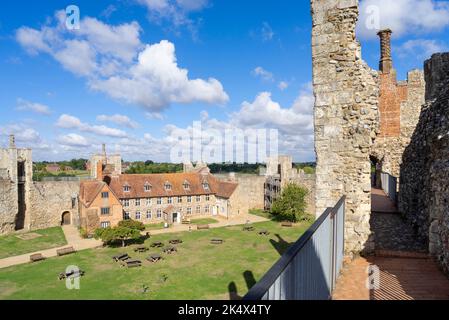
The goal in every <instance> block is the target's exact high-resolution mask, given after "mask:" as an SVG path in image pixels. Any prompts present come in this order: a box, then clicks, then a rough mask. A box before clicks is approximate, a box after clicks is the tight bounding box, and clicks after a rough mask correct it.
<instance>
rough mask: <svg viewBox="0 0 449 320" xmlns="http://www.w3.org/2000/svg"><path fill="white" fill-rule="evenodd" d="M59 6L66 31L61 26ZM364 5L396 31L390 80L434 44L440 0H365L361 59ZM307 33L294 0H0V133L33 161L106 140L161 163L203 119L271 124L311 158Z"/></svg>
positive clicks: (284, 145)
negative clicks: (75, 16) (76, 22)
mask: <svg viewBox="0 0 449 320" xmlns="http://www.w3.org/2000/svg"><path fill="white" fill-rule="evenodd" d="M70 4H74V5H77V6H78V7H79V8H80V12H81V24H80V29H79V30H72V31H69V30H67V29H66V28H64V23H63V22H65V20H64V19H65V8H66V7H67V6H68V5H70ZM373 5H374V6H376V7H377V8H380V10H379V14H380V20H379V21H380V23H381V27H391V28H392V29H393V31H394V32H395V33H394V39H393V47H394V49H393V55H394V64H395V67H396V69H397V70H398V76H399V78H400V79H404V78H405V77H406V72H407V70H410V69H413V68H422V64H423V61H424V60H425V59H426V58H428V57H430V55H431V54H432V53H434V52H438V51H444V50H447V45H448V44H447V39H448V34H449V32H448V28H447V27H448V24H449V4H448V1H431V0H397V1H394V2H393V4H392V2H391V1H387V0H365V1H362V3H361V17H360V21H361V24H360V28H359V30H358V35H359V38H360V40H361V42H362V46H363V58H364V60H366V61H367V63H368V64H369V65H370V66H371V67H372V68H375V69H377V66H378V60H379V44H378V40H377V38H376V36H375V33H376V32H375V31H374V30H366V29H365V28H364V27H363V23H364V22H365V21H367V18H369V17H367V13H366V12H368V11H369V9H370V8H371V6H373ZM367 10H368V11H367ZM310 39H311V17H310V7H309V1H305V0H301V1H297V0H278V1H271V0H265V1H255V0H247V1H233V0H117V1H103V0H97V1H87V0H83V1H81V0H80V1H73V2H66V1H60V0H46V1H32V2H31V1H9V0H8V1H2V5H1V10H0V66H1V69H0V70H1V72H0V85H1V90H0V144H1V145H2V146H6V144H7V135H8V134H10V133H15V134H16V137H17V140H18V145H19V146H26V147H32V148H33V149H34V159H35V160H63V159H69V158H73V157H88V156H89V154H91V153H92V152H95V151H98V150H99V149H100V146H101V143H103V142H105V143H107V144H108V148H109V151H110V152H115V151H116V152H120V153H122V155H123V157H124V158H125V159H126V160H146V159H153V160H156V161H169V160H170V159H169V155H170V147H171V146H172V145H173V143H174V142H175V141H176V136H177V135H178V134H179V133H180V132H181V134H188V133H189V132H191V130H192V125H193V122H194V121H202V124H203V128H205V129H218V130H224V129H225V128H270V129H271V128H272V129H278V130H279V135H280V141H279V148H280V152H281V153H286V154H291V155H293V157H294V159H295V161H311V160H314V158H315V157H314V151H313V122H312V107H313V95H312V92H311V86H310V82H311V80H312V79H311V78H312V76H311V74H312V73H311V67H312V63H311V48H310ZM187 72H188V73H187Z"/></svg>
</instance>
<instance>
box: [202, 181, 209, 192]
mask: <svg viewBox="0 0 449 320" xmlns="http://www.w3.org/2000/svg"><path fill="white" fill-rule="evenodd" d="M203 189H204V190H209V183H207V182H203Z"/></svg>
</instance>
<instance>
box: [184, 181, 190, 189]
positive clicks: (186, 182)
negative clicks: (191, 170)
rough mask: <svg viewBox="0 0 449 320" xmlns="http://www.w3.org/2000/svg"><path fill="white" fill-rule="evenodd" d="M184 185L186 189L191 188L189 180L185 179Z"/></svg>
mask: <svg viewBox="0 0 449 320" xmlns="http://www.w3.org/2000/svg"><path fill="white" fill-rule="evenodd" d="M182 186H183V187H184V190H190V183H189V182H188V181H187V180H186V181H184V183H183V184H182Z"/></svg>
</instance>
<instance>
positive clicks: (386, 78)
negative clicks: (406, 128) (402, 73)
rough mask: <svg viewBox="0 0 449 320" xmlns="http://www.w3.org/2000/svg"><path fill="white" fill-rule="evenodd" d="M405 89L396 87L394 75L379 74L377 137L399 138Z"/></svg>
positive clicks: (400, 86)
mask: <svg viewBox="0 0 449 320" xmlns="http://www.w3.org/2000/svg"><path fill="white" fill-rule="evenodd" d="M407 89H408V88H407V86H406V85H403V84H400V85H398V83H397V81H396V75H395V73H388V74H382V73H381V74H380V97H379V111H380V134H379V137H399V136H400V134H401V103H402V102H405V101H406V100H407Z"/></svg>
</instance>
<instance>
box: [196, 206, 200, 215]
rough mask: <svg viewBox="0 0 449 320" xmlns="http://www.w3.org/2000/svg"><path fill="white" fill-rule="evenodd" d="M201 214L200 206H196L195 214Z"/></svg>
mask: <svg viewBox="0 0 449 320" xmlns="http://www.w3.org/2000/svg"><path fill="white" fill-rule="evenodd" d="M200 213H201V206H196V214H200Z"/></svg>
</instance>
